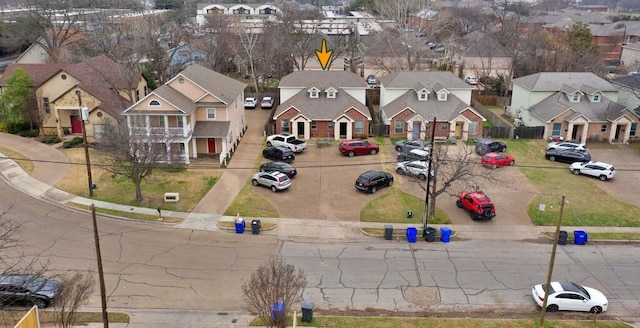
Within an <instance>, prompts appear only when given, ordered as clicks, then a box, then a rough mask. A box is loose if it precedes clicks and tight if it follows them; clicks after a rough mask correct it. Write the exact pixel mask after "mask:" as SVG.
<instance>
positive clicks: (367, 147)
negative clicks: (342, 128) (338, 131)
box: [338, 139, 380, 157]
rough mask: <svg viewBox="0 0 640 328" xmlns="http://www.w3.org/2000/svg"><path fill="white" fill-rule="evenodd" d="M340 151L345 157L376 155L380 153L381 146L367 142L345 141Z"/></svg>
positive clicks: (357, 140) (339, 147) (341, 144)
mask: <svg viewBox="0 0 640 328" xmlns="http://www.w3.org/2000/svg"><path fill="white" fill-rule="evenodd" d="M338 150H340V152H341V153H342V154H344V155H347V156H349V157H353V156H354V155H365V154H371V155H375V154H377V153H378V151H380V146H378V144H376V143H375V142H369V141H367V140H359V139H354V140H345V141H342V142H341V143H340V145H339V146H338Z"/></svg>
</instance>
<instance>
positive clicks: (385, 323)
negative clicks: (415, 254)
mask: <svg viewBox="0 0 640 328" xmlns="http://www.w3.org/2000/svg"><path fill="white" fill-rule="evenodd" d="M250 325H251V326H264V324H263V323H262V321H261V320H260V319H259V318H256V319H254V320H253V321H252V322H251V323H250ZM292 325H293V319H292V318H287V326H292ZM297 325H298V326H300V327H336V328H338V327H350V328H360V327H363V328H364V327H367V328H369V327H375V328H414V327H415V328H417V327H431V328H457V327H485V328H538V327H539V326H540V321H539V320H538V319H472V318H464V319H457V318H391V317H322V316H320V317H319V316H314V317H313V320H312V321H311V322H302V321H301V317H299V318H298V320H297ZM544 327H549V328H551V327H554V328H591V327H593V328H628V327H629V325H627V324H626V323H624V322H622V321H617V320H598V321H596V322H595V323H594V322H593V321H591V320H545V324H544Z"/></svg>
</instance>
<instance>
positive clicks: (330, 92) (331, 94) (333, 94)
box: [327, 90, 336, 99]
mask: <svg viewBox="0 0 640 328" xmlns="http://www.w3.org/2000/svg"><path fill="white" fill-rule="evenodd" d="M335 97H336V92H335V91H333V90H329V91H327V98H332V99H333V98H335Z"/></svg>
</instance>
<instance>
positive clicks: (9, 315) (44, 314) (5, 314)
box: [0, 310, 130, 326]
mask: <svg viewBox="0 0 640 328" xmlns="http://www.w3.org/2000/svg"><path fill="white" fill-rule="evenodd" d="M27 311H28V310H24V311H18V310H2V311H0V316H2V319H3V320H4V321H5V323H7V324H11V325H12V326H13V325H15V324H16V323H18V321H20V319H22V317H23V316H24V315H25V314H26V313H27ZM54 314H55V312H53V311H39V312H38V315H39V317H40V323H43V324H49V323H54ZM108 318H109V322H110V323H129V321H130V318H129V315H128V314H126V313H122V312H109V313H108ZM76 319H77V323H79V324H81V323H92V322H102V312H76Z"/></svg>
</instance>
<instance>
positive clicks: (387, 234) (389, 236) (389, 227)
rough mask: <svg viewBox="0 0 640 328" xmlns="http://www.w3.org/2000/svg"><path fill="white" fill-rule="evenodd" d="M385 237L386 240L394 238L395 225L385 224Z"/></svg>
mask: <svg viewBox="0 0 640 328" xmlns="http://www.w3.org/2000/svg"><path fill="white" fill-rule="evenodd" d="M384 239H385V240H391V239H393V226H392V225H390V224H385V226H384Z"/></svg>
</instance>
